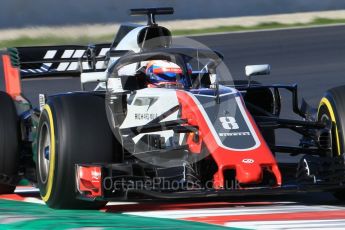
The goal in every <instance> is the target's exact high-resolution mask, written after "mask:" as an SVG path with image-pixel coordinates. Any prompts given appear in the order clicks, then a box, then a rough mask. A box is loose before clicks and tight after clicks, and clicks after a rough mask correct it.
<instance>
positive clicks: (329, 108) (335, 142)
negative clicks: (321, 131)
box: [317, 85, 345, 200]
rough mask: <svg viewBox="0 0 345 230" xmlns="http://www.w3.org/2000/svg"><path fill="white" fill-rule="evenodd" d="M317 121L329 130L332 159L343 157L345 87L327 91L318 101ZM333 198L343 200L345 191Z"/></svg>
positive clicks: (344, 141) (344, 145)
mask: <svg viewBox="0 0 345 230" xmlns="http://www.w3.org/2000/svg"><path fill="white" fill-rule="evenodd" d="M317 119H318V121H320V122H323V123H324V124H326V125H327V126H329V127H330V128H331V141H332V155H331V156H332V157H337V156H343V157H344V147H345V139H344V137H345V136H344V134H345V85H344V86H339V87H335V88H332V89H330V90H328V91H327V92H326V93H325V95H324V96H323V98H322V99H321V101H320V105H319V109H318V114H317ZM334 196H335V197H336V198H337V199H339V200H345V191H344V190H341V191H335V192H334Z"/></svg>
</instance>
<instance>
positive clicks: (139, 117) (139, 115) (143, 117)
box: [134, 113, 158, 121]
mask: <svg viewBox="0 0 345 230" xmlns="http://www.w3.org/2000/svg"><path fill="white" fill-rule="evenodd" d="M157 117H158V115H157V113H136V114H135V115H134V119H135V120H146V121H150V120H153V119H155V118H157Z"/></svg>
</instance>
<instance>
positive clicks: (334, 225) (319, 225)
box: [225, 219, 345, 229]
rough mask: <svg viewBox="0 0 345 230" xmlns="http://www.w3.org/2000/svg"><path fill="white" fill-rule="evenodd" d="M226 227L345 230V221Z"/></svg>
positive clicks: (264, 222) (246, 224)
mask: <svg viewBox="0 0 345 230" xmlns="http://www.w3.org/2000/svg"><path fill="white" fill-rule="evenodd" d="M225 226H227V227H233V228H247V229H344V227H345V219H337V220H289V221H246V222H231V223H226V224H225Z"/></svg>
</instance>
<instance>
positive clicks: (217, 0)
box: [0, 0, 345, 29]
mask: <svg viewBox="0 0 345 230" xmlns="http://www.w3.org/2000/svg"><path fill="white" fill-rule="evenodd" d="M158 6H172V7H174V8H175V14H174V15H171V16H167V17H164V18H162V19H163V20H169V19H170V20H171V19H174V20H175V19H196V18H219V17H237V16H249V15H267V14H281V13H293V12H308V11H320V10H337V9H344V8H345V1H341V0H321V1H320V0H241V1H237V0H213V1H210V0H193V1H190V0H188V1H186V0H126V1H123V0H79V1H78V0H73V1H70V0H59V1H52V0H50V1H47V0H30V1H27V0H1V7H0V28H2V29H5V28H22V27H28V26H46V25H54V26H58V25H76V24H89V23H92V24H94V23H114V22H123V21H129V20H131V18H130V17H129V16H128V11H127V10H126V9H130V8H141V7H158ZM9 19H10V20H9Z"/></svg>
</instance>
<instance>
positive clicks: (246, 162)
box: [242, 158, 254, 164]
mask: <svg viewBox="0 0 345 230" xmlns="http://www.w3.org/2000/svg"><path fill="white" fill-rule="evenodd" d="M242 163H245V164H253V163H254V160H253V159H249V158H247V159H243V160H242Z"/></svg>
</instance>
